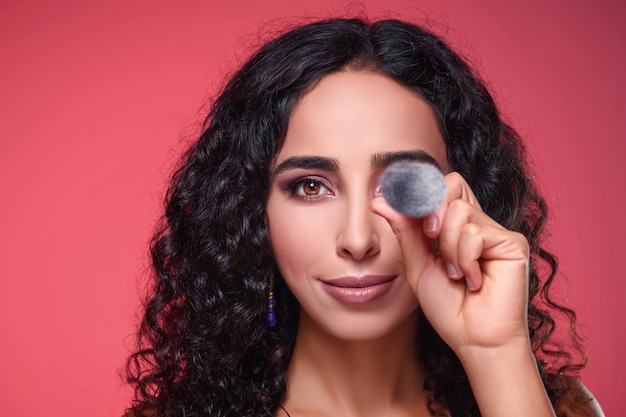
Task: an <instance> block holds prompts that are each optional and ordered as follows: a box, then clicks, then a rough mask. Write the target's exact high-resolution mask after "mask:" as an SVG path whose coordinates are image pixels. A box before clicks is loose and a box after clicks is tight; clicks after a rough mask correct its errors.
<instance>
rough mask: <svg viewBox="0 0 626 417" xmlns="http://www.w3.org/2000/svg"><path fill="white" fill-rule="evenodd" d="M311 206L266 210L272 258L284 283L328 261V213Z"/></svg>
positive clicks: (277, 206) (329, 229) (330, 235)
mask: <svg viewBox="0 0 626 417" xmlns="http://www.w3.org/2000/svg"><path fill="white" fill-rule="evenodd" d="M324 211H325V210H318V209H315V208H311V207H293V206H290V205H289V204H282V205H275V206H272V207H271V210H268V219H269V232H270V241H271V243H272V249H273V251H274V258H275V260H276V263H277V265H278V267H279V269H280V271H281V273H282V274H283V276H284V278H285V279H286V280H288V281H289V280H291V279H293V278H297V277H298V276H300V275H302V274H303V273H304V272H305V271H307V270H309V269H310V268H313V267H314V266H315V265H316V264H317V263H318V262H320V261H323V260H324V259H328V256H329V255H330V253H329V251H330V250H332V249H333V248H334V246H332V233H331V229H332V227H331V225H330V223H331V222H330V221H329V216H328V215H329V213H324Z"/></svg>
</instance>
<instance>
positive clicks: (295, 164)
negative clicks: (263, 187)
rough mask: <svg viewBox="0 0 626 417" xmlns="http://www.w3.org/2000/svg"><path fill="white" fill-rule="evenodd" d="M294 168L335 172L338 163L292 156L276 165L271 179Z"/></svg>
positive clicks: (315, 157) (310, 157) (327, 159)
mask: <svg viewBox="0 0 626 417" xmlns="http://www.w3.org/2000/svg"><path fill="white" fill-rule="evenodd" d="M294 168H304V169H307V168H308V169H311V168H315V169H323V170H326V171H337V170H338V169H339V162H337V160H336V159H333V158H326V157H323V156H292V157H291V158H287V159H285V160H284V161H283V162H281V163H280V164H278V165H277V166H276V167H275V168H274V169H273V170H272V175H271V177H272V178H274V177H276V176H277V175H279V174H280V173H281V172H284V171H287V170H289V169H294Z"/></svg>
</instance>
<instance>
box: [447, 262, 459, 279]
mask: <svg viewBox="0 0 626 417" xmlns="http://www.w3.org/2000/svg"><path fill="white" fill-rule="evenodd" d="M446 269H447V270H448V276H450V278H456V277H458V276H459V272H458V271H457V270H456V267H455V266H454V265H452V264H451V263H446Z"/></svg>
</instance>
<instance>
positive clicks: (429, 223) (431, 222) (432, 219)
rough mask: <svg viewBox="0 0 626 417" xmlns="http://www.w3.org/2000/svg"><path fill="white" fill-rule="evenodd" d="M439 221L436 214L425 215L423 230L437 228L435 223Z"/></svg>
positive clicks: (431, 230)
mask: <svg viewBox="0 0 626 417" xmlns="http://www.w3.org/2000/svg"><path fill="white" fill-rule="evenodd" d="M438 223H439V220H438V219H437V216H428V217H426V221H425V223H424V231H425V232H434V231H435V230H437V224H438Z"/></svg>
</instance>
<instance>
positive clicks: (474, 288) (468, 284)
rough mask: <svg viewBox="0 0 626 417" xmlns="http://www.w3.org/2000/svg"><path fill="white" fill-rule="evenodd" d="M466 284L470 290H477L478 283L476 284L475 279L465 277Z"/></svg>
mask: <svg viewBox="0 0 626 417" xmlns="http://www.w3.org/2000/svg"><path fill="white" fill-rule="evenodd" d="M465 285H467V289H468V290H470V291H476V285H474V281H472V280H471V279H469V278H465Z"/></svg>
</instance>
